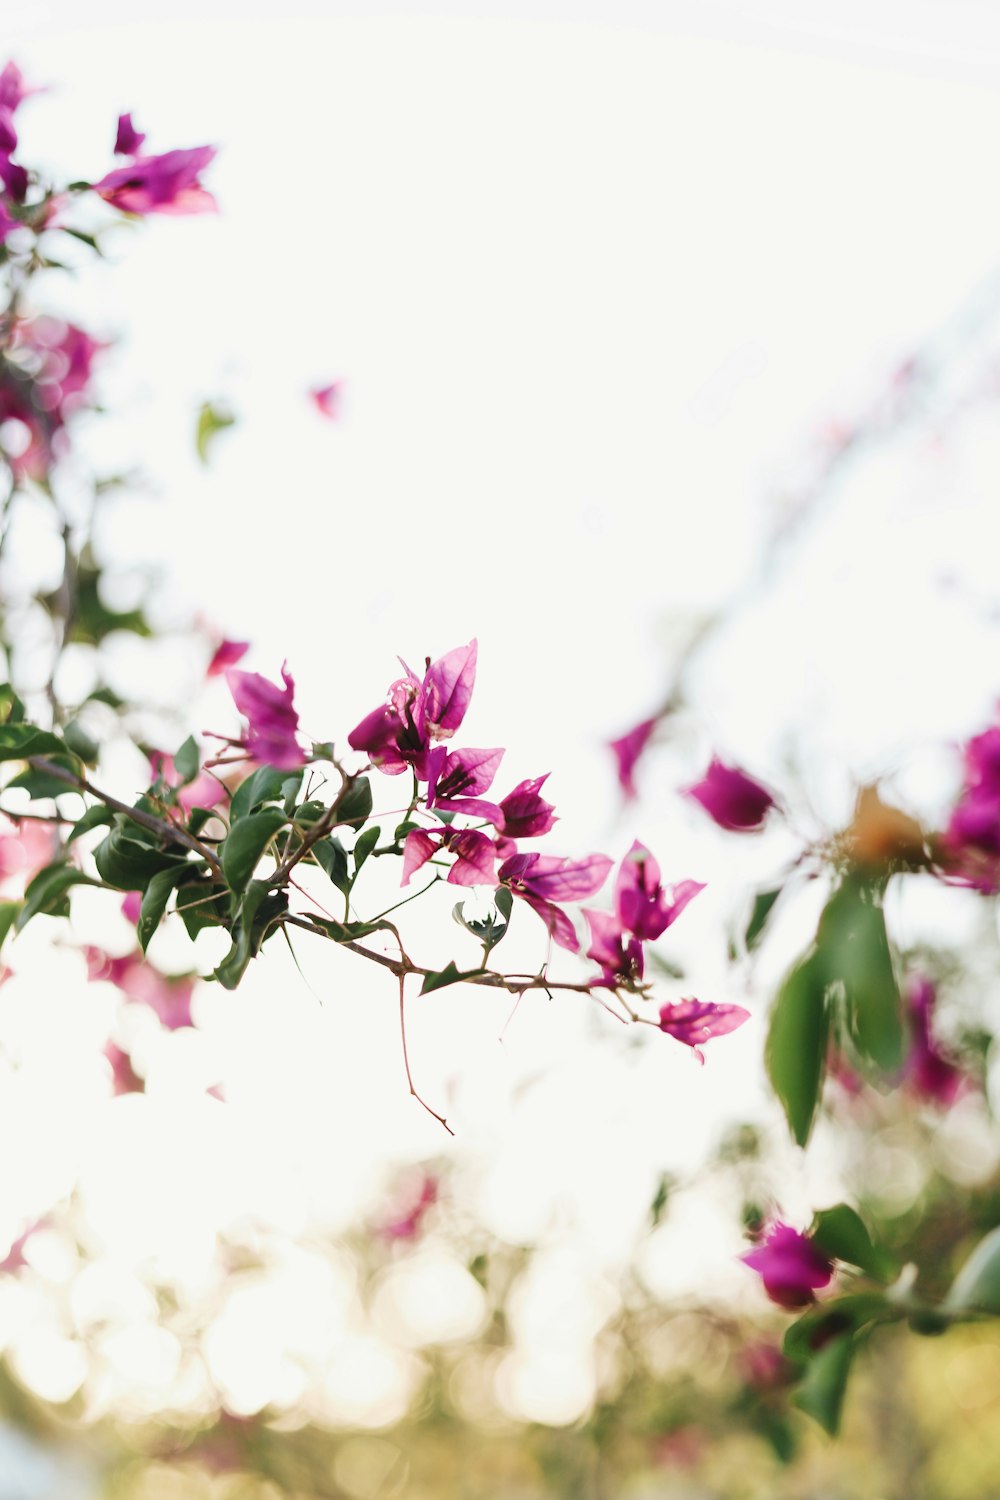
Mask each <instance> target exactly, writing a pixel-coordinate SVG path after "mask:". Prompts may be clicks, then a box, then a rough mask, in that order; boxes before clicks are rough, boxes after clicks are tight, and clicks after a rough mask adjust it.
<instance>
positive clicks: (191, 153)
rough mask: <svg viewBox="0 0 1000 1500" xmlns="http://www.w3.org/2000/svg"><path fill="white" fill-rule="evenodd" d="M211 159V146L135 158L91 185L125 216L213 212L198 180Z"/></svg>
mask: <svg viewBox="0 0 1000 1500" xmlns="http://www.w3.org/2000/svg"><path fill="white" fill-rule="evenodd" d="M214 156H215V147H214V146H194V147H192V148H191V149H190V150H183V151H166V152H164V153H163V155H162V156H137V157H135V158H134V159H133V160H132V161H130V162H129V163H128V165H127V166H124V167H116V168H115V169H114V171H112V172H108V174H107V175H106V176H105V177H102V178H101V180H100V182H95V183H93V184H92V187H93V190H94V192H95V193H96V194H97V195H98V197H100V198H103V199H104V201H105V203H110V204H111V206H112V208H118V209H121V211H122V213H127V214H202V213H211V212H214V211H215V209H216V208H217V206H218V205H217V204H216V201H215V199H214V198H213V197H212V195H211V193H210V192H209V191H208V190H207V188H204V187H203V186H202V184H201V182H200V181H199V174H200V173H202V172H203V171H204V170H205V168H206V167H207V166H208V164H209V163H210V162H211V161H212V159H213V157H214Z"/></svg>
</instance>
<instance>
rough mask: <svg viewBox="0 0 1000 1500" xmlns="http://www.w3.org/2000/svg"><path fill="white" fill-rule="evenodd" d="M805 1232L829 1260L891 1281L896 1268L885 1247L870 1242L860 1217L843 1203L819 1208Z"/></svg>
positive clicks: (879, 1279)
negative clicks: (843, 1263)
mask: <svg viewBox="0 0 1000 1500" xmlns="http://www.w3.org/2000/svg"><path fill="white" fill-rule="evenodd" d="M809 1235H810V1238H811V1239H813V1240H815V1242H816V1244H817V1245H818V1246H819V1248H820V1249H821V1250H822V1251H823V1253H824V1254H825V1255H828V1256H829V1257H830V1259H831V1260H843V1261H846V1262H847V1264H848V1265H851V1266H857V1267H858V1269H859V1270H861V1271H866V1272H867V1273H868V1275H869V1276H873V1277H874V1278H875V1280H876V1281H891V1280H892V1278H893V1277H894V1276H895V1275H896V1273H897V1271H898V1269H899V1268H898V1266H897V1264H896V1262H895V1261H894V1260H893V1258H892V1256H891V1255H889V1254H888V1252H887V1251H885V1250H881V1249H879V1248H878V1247H877V1246H875V1245H873V1244H872V1241H871V1236H870V1235H869V1233H868V1230H867V1228H866V1227H865V1225H864V1222H863V1221H862V1219H861V1217H860V1216H859V1215H858V1214H857V1213H855V1211H854V1209H853V1208H851V1207H850V1206H849V1205H848V1204H846V1203H838V1204H836V1205H835V1206H834V1207H833V1208H824V1209H821V1210H820V1212H819V1213H817V1214H816V1215H815V1216H814V1217H813V1221H812V1227H811V1229H810V1231H809Z"/></svg>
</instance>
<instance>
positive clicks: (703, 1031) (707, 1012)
mask: <svg viewBox="0 0 1000 1500" xmlns="http://www.w3.org/2000/svg"><path fill="white" fill-rule="evenodd" d="M749 1019H750V1012H749V1011H748V1010H744V1009H743V1007H742V1005H712V1004H711V1002H710V1001H707V1000H678V1001H677V1002H676V1003H675V1004H673V1005H671V1004H669V1003H668V1004H667V1005H661V1006H660V1022H659V1025H660V1030H661V1031H665V1032H666V1033H667V1036H672V1037H673V1038H674V1040H675V1041H678V1042H683V1043H684V1045H685V1047H690V1048H691V1051H692V1052H693V1053H694V1055H695V1057H696V1058H697V1059H698V1061H699V1062H700V1063H703V1062H704V1061H705V1054H704V1053H703V1052H702V1050H701V1047H700V1046H699V1043H701V1042H710V1041H711V1040H712V1038H713V1037H716V1036H725V1035H726V1034H727V1032H730V1031H735V1030H736V1028H737V1027H738V1026H742V1025H743V1022H744V1021H749Z"/></svg>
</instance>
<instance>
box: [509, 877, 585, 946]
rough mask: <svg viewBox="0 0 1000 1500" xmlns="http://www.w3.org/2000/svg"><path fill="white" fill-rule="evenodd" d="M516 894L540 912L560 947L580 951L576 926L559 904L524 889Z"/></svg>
mask: <svg viewBox="0 0 1000 1500" xmlns="http://www.w3.org/2000/svg"><path fill="white" fill-rule="evenodd" d="M514 894H515V896H517V895H520V896H521V899H522V900H524V901H526V902H527V903H528V905H529V906H530V907H531V909H532V911H535V912H537V913H538V915H539V916H540V917H541V919H542V921H543V922H544V923H545V926H546V927H547V928H548V931H549V936H550V937H551V938H552V941H553V942H554V943H558V945H559V947H560V948H566V949H567V950H568V951H569V952H570V953H579V951H580V939H579V938H578V937H577V935H576V928H575V927H574V926H573V923H572V922H571V921H570V919H569V917H568V916H567V915H566V913H565V912H564V911H560V910H559V907H558V906H553V904H552V902H551V901H543V900H542V899H541V897H539V896H532V895H530V894H528V893H527V892H523V891H515V892H514Z"/></svg>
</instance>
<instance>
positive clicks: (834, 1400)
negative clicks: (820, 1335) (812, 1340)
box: [792, 1333, 854, 1437]
mask: <svg viewBox="0 0 1000 1500" xmlns="http://www.w3.org/2000/svg"><path fill="white" fill-rule="evenodd" d="M853 1358H854V1339H853V1338H852V1336H851V1335H850V1334H849V1333H844V1334H841V1335H840V1337H839V1338H834V1339H831V1340H830V1342H829V1343H828V1344H824V1345H823V1347H822V1349H820V1351H819V1353H818V1354H815V1355H813V1357H812V1359H811V1360H810V1361H809V1364H808V1366H807V1368H806V1373H805V1376H804V1378H803V1380H802V1383H801V1385H800V1386H799V1388H798V1390H797V1391H796V1392H795V1394H794V1395H793V1396H792V1403H793V1405H795V1406H797V1407H798V1408H799V1409H800V1411H804V1412H806V1414H807V1415H808V1416H810V1417H814V1418H815V1419H816V1421H817V1422H818V1423H819V1425H820V1426H821V1427H822V1428H823V1429H824V1430H825V1431H826V1432H828V1433H829V1434H830V1436H831V1437H836V1436H837V1432H838V1431H839V1429H840V1415H841V1412H842V1410H843V1406H844V1396H845V1394H846V1392H847V1377H848V1375H849V1374H850V1370H851V1360H852V1359H853Z"/></svg>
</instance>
